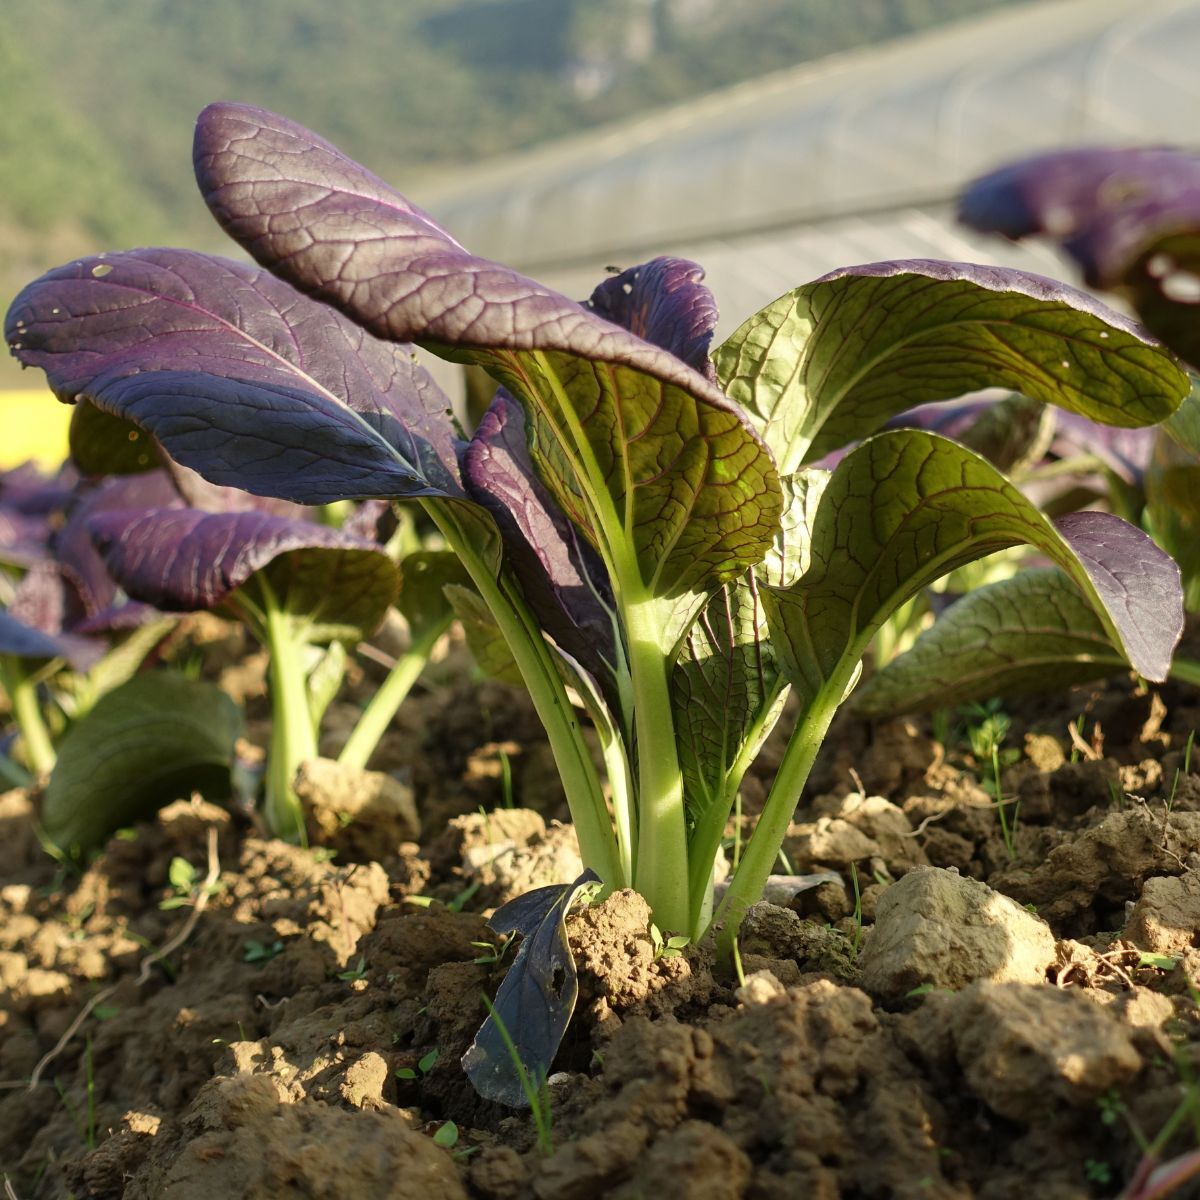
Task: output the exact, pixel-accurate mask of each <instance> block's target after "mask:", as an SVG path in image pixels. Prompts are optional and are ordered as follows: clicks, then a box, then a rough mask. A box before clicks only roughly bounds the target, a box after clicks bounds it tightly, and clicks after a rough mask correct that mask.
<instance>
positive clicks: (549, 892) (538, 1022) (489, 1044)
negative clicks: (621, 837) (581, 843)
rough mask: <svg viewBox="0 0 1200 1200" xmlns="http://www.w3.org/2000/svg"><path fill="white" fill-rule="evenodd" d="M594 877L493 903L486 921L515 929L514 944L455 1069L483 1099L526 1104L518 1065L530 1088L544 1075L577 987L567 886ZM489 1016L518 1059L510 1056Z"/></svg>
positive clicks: (571, 890) (571, 889) (575, 887)
mask: <svg viewBox="0 0 1200 1200" xmlns="http://www.w3.org/2000/svg"><path fill="white" fill-rule="evenodd" d="M596 880H597V876H596V873H595V872H594V871H590V870H589V871H584V873H583V874H582V875H580V876H579V878H578V879H576V880H575V881H574V883H565V884H553V885H551V886H550V887H541V888H535V889H534V890H533V891H532V892H526V893H525V895H523V896H518V897H517V898H516V899H515V900H510V901H509V902H508V903H507V904H503V905H501V906H500V907H499V908H498V909H497V910H496V912H495V913H494V914H493V916H492V918H491V920H490V921H489V922H488V924H489V925H491V927H492V928H493V929H494V930H495V931H496V932H497V933H518V934H520V935H521V946H520V948H519V949H518V951H517V956H516V958H515V959H514V960H513V964H512V966H511V967H509V969H508V973H507V974H506V975H505V977H504V981H503V982H502V983H501V984H500V989H499V991H498V992H497V993H496V1002H495V1004H494V1005H493V1009H494V1012H495V1016H494V1017H493V1016H489V1017H488V1019H487V1020H486V1021H485V1022H484V1023H483V1026H482V1027H481V1028H480V1030H479V1033H478V1034H477V1035H476V1037H475V1040H474V1041H473V1042H472V1043H471V1048H470V1049H469V1050H468V1051H467V1052H466V1054H465V1055H463V1060H462V1063H463V1069H464V1070H465V1071H466V1073H467V1077H468V1078H469V1079H470V1080H471V1083H472V1084H473V1085H474V1086H475V1090H476V1091H477V1092H478V1093H479V1094H480V1095H481V1096H482V1097H483V1098H484V1099H485V1100H492V1101H494V1102H496V1103H499V1104H507V1105H509V1106H510V1107H512V1108H525V1107H528V1105H529V1100H528V1098H527V1096H526V1094H525V1090H524V1088H523V1087H522V1084H521V1068H524V1070H525V1072H526V1073H527V1078H528V1079H529V1080H530V1081H531V1082H532V1084H533V1086H534V1087H537V1086H538V1085H539V1083H540V1081H541V1080H544V1079H545V1078H546V1076H548V1075H549V1073H550V1065H551V1063H552V1062H553V1061H554V1055H555V1053H556V1052H557V1050H558V1046H559V1043H560V1042H561V1041H562V1037H563V1034H564V1033H565V1032H566V1029H567V1024H568V1022H569V1021H570V1019H571V1013H572V1012H573V1011H574V1008H575V999H576V997H577V995H578V994H579V979H578V976H577V974H576V970H575V960H574V959H573V958H572V956H571V945H570V943H569V942H568V940H567V929H566V916H567V910H568V909H569V908H570V907H571V901H572V900H573V899H574V897H575V893H576V892H578V891H579V889H580V888H581V887H583V886H584V885H586V884H588V883H591V882H595V881H596ZM497 1018H499V1020H500V1022H502V1023H503V1026H504V1030H505V1032H506V1033H507V1034H508V1038H509V1039H510V1040H511V1042H512V1046H513V1050H515V1051H516V1058H517V1059H518V1060H519V1062H514V1061H513V1054H512V1052H511V1051H510V1050H509V1049H508V1046H507V1045H506V1044H505V1039H504V1037H503V1036H502V1035H501V1033H500V1031H499V1029H498V1028H497V1022H496V1019H497Z"/></svg>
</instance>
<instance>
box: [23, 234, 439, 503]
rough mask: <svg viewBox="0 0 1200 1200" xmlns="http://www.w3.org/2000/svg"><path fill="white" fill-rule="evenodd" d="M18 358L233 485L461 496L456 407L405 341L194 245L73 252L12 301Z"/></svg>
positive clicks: (306, 497) (307, 495)
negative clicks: (382, 336)
mask: <svg viewBox="0 0 1200 1200" xmlns="http://www.w3.org/2000/svg"><path fill="white" fill-rule="evenodd" d="M5 336H6V338H7V340H8V343H9V346H10V348H11V349H12V352H13V353H14V354H15V355H16V356H17V358H19V359H20V360H21V362H22V363H25V364H26V365H29V366H37V367H41V368H42V369H43V370H44V371H45V372H46V375H47V378H48V379H49V381H50V384H51V387H52V388H53V389H54V391H55V392H56V394H57V395H58V396H59V397H60V398H61V399H64V400H68V401H71V400H78V399H87V400H90V401H91V402H92V403H94V404H95V405H96V406H97V408H99V409H101V410H104V411H105V412H107V413H110V414H113V415H116V416H118V417H121V418H124V419H125V420H128V421H131V422H133V423H134V424H135V425H138V426H139V427H140V428H142V429H145V430H146V431H148V432H149V433H151V434H152V435H153V436H154V437H155V438H157V439H158V440H159V441H160V442H161V443H162V445H163V447H164V448H165V449H166V450H167V452H168V453H169V454H170V455H171V456H172V457H173V458H174V459H175V460H176V461H178V462H180V463H182V464H183V465H184V466H186V467H191V468H193V469H194V470H196V471H198V472H199V473H200V474H201V475H203V476H204V477H205V478H206V479H208V480H210V481H211V482H213V483H217V484H220V485H223V486H233V487H240V488H243V489H245V490H246V491H249V492H253V493H255V494H256V495H262V496H273V497H278V498H281V499H285V500H292V501H295V502H297V503H303V504H323V503H327V502H329V501H332V500H337V499H348V498H364V497H367V496H413V497H416V496H446V495H449V496H459V495H461V490H460V487H459V484H458V479H457V465H456V461H455V448H454V447H455V431H454V426H453V422H452V420H451V418H450V415H449V408H448V403H447V401H446V398H445V396H444V395H443V394H442V392H441V391H440V389H438V387H437V386H436V384H434V383H433V381H432V380H431V379H430V377H429V376H428V375H427V374H426V372H425V371H424V370H423V368H421V367H419V366H418V365H417V364H416V363H415V362H414V357H413V350H412V347H411V346H396V345H393V344H390V343H386V342H381V341H378V340H377V339H375V338H372V337H370V336H368V335H367V334H365V333H364V332H363V330H362V329H361V328H360V327H358V326H357V325H355V324H354V323H353V322H350V321H347V320H346V319H345V318H343V317H340V316H339V315H338V314H336V313H333V312H331V311H330V310H329V309H328V308H327V307H325V306H324V305H321V304H317V303H315V302H314V301H311V300H308V299H307V298H305V297H304V296H301V295H299V294H298V293H296V292H295V291H294V290H293V289H292V288H290V287H288V286H287V285H286V284H285V283H282V282H281V281H279V280H278V279H275V278H274V277H273V276H271V275H270V274H268V273H267V272H265V271H260V270H258V269H256V268H253V267H248V266H244V265H242V264H240V263H234V262H229V261H227V260H224V259H219V258H214V257H211V256H208V255H203V254H195V253H192V252H190V251H184V250H134V251H129V252H126V253H121V254H110V255H103V256H93V257H90V258H84V259H79V260H77V261H76V262H74V263H71V264H69V265H67V266H65V267H60V268H59V269H58V270H55V271H51V272H49V273H48V274H47V275H43V276H42V277H41V278H40V279H38V280H36V281H35V282H34V283H32V284H30V285H29V286H28V287H26V288H25V289H24V290H23V291H22V292H21V294H20V295H19V296H18V297H17V298H16V300H15V301H14V302H13V305H12V307H11V308H10V310H9V313H8V317H7V321H6V324H5Z"/></svg>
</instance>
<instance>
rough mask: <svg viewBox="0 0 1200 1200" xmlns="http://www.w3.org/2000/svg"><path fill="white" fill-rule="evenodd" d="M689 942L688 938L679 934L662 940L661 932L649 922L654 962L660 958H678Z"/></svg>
mask: <svg viewBox="0 0 1200 1200" xmlns="http://www.w3.org/2000/svg"><path fill="white" fill-rule="evenodd" d="M691 940H692V939H691V938H690V937H686V936H685V935H684V934H681V933H677V934H672V936H671V937H669V938H666V939H665V940H664V939H663V935H662V930H661V929H659V927H658V926H657V925H655V924H654V923H653V922H651V925H650V941H651V942H652V943H653V944H654V961H655V962H658V960H659V959H660V958H678V957H679V955H680V954H681V953H682V952H683V948H684V947H685V946H687V945H689V944H690V943H691Z"/></svg>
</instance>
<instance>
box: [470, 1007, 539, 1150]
mask: <svg viewBox="0 0 1200 1200" xmlns="http://www.w3.org/2000/svg"><path fill="white" fill-rule="evenodd" d="M483 1002H484V1004H486V1005H487V1010H488V1016H490V1017H491V1018H492V1022H493V1023H494V1024H495V1026H496V1031H497V1032H498V1033H499V1034H500V1040H501V1041H502V1042H503V1043H504V1048H505V1050H507V1051H508V1057H509V1058H510V1059H511V1060H512V1064H513V1067H514V1068H515V1069H516V1072H517V1078H518V1079H519V1080H520V1081H521V1091H523V1092H524V1093H525V1099H526V1100H527V1101H528V1102H529V1112H530V1115H531V1116H532V1117H533V1127H534V1129H536V1130H537V1147H538V1153H539V1154H543V1155H545V1156H547V1157H549V1156H550V1155H551V1154H553V1153H554V1127H553V1115H552V1113H551V1111H550V1085H549V1084H548V1083H547V1081H546V1075H545V1073H544V1072H539V1073H538V1076H537V1078H536V1079H535V1078H533V1077H532V1076H531V1075H530V1073H529V1068H528V1067H526V1065H525V1063H524V1061H523V1060H522V1058H521V1055H520V1052H519V1051H518V1050H517V1047H516V1044H515V1043H514V1042H513V1040H512V1035H511V1034H510V1033H509V1032H508V1028H507V1026H506V1025H505V1024H504V1022H503V1020H501V1018H500V1014H499V1013H498V1012H497V1011H496V1009H495V1007H494V1006H493V1004H492V1002H491V1001H490V1000H489V999H488V998H487V996H484V998H483Z"/></svg>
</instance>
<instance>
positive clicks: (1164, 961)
mask: <svg viewBox="0 0 1200 1200" xmlns="http://www.w3.org/2000/svg"><path fill="white" fill-rule="evenodd" d="M1178 962H1179V959H1178V958H1175V957H1174V956H1173V955H1170V954H1153V953H1151V952H1150V951H1148V950H1144V951H1142V953H1141V954H1139V955H1138V966H1139V967H1153V968H1154V969H1155V970H1156V971H1173V970H1175V965H1176V964H1177V963H1178Z"/></svg>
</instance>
